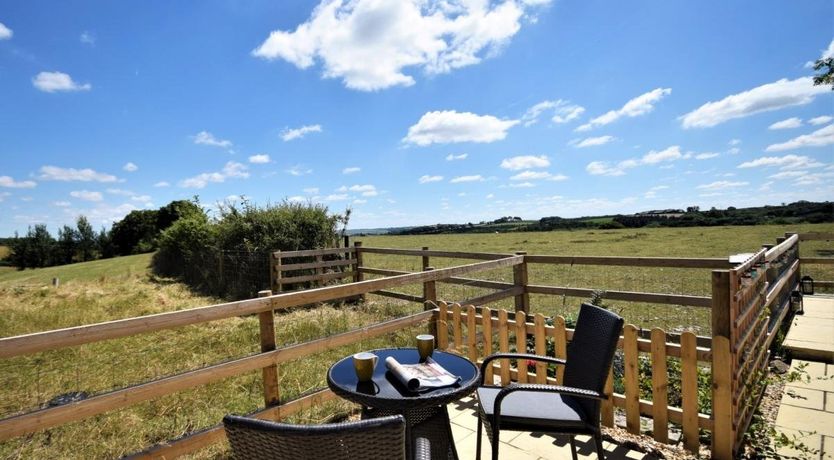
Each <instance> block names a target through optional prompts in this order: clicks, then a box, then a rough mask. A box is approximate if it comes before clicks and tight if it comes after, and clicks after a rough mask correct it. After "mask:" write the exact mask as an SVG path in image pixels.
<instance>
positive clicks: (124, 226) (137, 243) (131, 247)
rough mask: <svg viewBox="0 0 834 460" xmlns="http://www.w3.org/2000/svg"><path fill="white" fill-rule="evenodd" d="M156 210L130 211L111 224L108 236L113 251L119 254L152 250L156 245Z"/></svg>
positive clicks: (124, 254)
mask: <svg viewBox="0 0 834 460" xmlns="http://www.w3.org/2000/svg"><path fill="white" fill-rule="evenodd" d="M157 214H158V211H156V210H150V209H145V210H141V211H131V212H130V213H129V214H128V215H126V216H125V217H124V219H122V220H120V221H118V222H116V223H115V224H113V228H112V229H111V230H110V237H111V239H112V242H113V247H114V248H115V252H116V254H117V255H120V256H127V255H130V254H139V253H142V252H150V251H153V250H154V248H155V247H156V236H157V233H158V232H157V228H156V221H157Z"/></svg>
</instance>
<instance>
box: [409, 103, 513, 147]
mask: <svg viewBox="0 0 834 460" xmlns="http://www.w3.org/2000/svg"><path fill="white" fill-rule="evenodd" d="M518 123H519V121H518V120H501V119H499V118H496V117H494V116H492V115H477V114H474V113H471V112H456V111H454V110H444V111H436V112H426V113H425V114H424V115H423V116H422V117H420V120H419V121H417V123H416V124H414V125H412V126H411V127H410V128H408V135H407V136H405V138H404V139H403V142H408V143H411V144H416V145H419V146H426V145H431V144H448V143H456V142H482V143H487V142H495V141H500V140H502V139H504V138H505V137H507V130H509V129H510V128H512V127H513V126H515V125H517V124H518Z"/></svg>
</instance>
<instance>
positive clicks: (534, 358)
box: [481, 353, 565, 385]
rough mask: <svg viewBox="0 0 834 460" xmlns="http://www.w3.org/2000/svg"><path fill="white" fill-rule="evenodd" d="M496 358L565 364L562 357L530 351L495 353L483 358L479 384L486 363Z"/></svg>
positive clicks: (483, 375) (484, 373)
mask: <svg viewBox="0 0 834 460" xmlns="http://www.w3.org/2000/svg"><path fill="white" fill-rule="evenodd" d="M496 359H529V360H532V361H542V362H546V363H549V364H561V365H563V366H564V365H565V360H564V359H560V358H554V357H552V356H542V355H534V354H530V353H495V354H492V355H489V356H487V357H486V358H484V362H482V363H481V385H483V384H484V378H485V376H486V369H487V365H489V363H491V362H492V361H494V360H496Z"/></svg>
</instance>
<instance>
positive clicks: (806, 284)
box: [799, 275, 814, 295]
mask: <svg viewBox="0 0 834 460" xmlns="http://www.w3.org/2000/svg"><path fill="white" fill-rule="evenodd" d="M799 284H800V286H801V287H802V295H814V279H813V278H811V277H810V276H808V275H805V276H803V277H802V280H800V282H799Z"/></svg>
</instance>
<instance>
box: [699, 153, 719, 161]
mask: <svg viewBox="0 0 834 460" xmlns="http://www.w3.org/2000/svg"><path fill="white" fill-rule="evenodd" d="M718 155H719V154H718V153H714V152H704V153H699V154H697V155H695V159H696V160H709V159H710V158H715V157H717V156H718Z"/></svg>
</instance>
